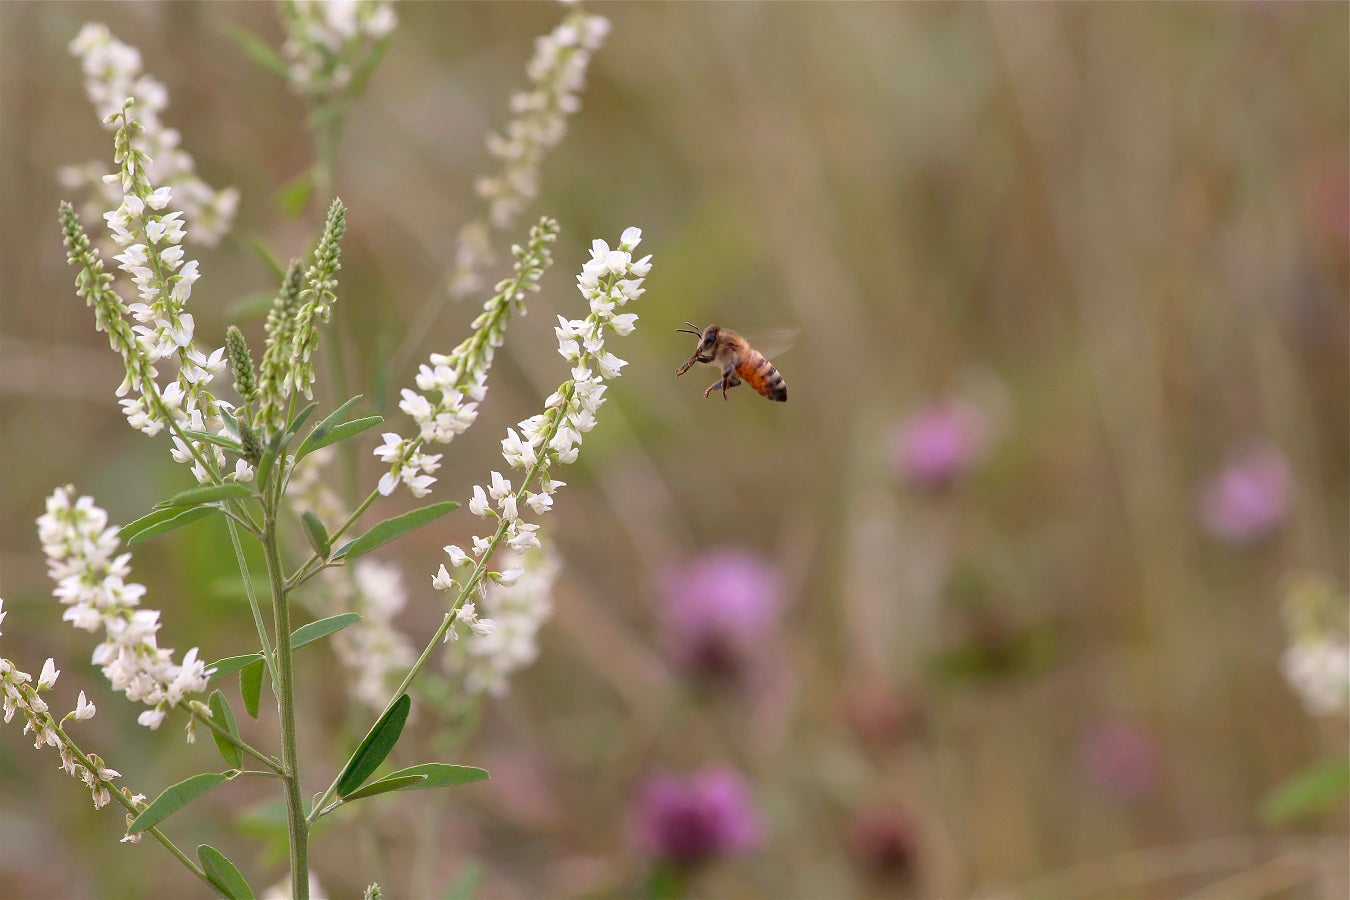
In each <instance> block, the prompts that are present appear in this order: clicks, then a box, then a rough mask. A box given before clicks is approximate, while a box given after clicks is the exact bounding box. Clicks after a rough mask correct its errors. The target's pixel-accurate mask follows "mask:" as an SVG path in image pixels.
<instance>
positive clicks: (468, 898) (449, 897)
mask: <svg viewBox="0 0 1350 900" xmlns="http://www.w3.org/2000/svg"><path fill="white" fill-rule="evenodd" d="M482 880H483V867H482V866H480V865H479V864H478V863H470V864H469V865H468V867H467V868H465V870H464V872H463V873H462V874H461V875H460V876H459V877H458V878H456V879H455V880H454V883H453V884H451V885H450V888H449V890H447V891H446V892H445V900H473V897H474V895H475V894H476V893H478V882H480V881H482Z"/></svg>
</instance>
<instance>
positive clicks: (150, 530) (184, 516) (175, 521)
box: [126, 506, 218, 547]
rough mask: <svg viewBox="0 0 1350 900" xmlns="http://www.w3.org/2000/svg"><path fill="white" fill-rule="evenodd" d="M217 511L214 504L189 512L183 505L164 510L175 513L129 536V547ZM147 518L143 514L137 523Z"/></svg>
mask: <svg viewBox="0 0 1350 900" xmlns="http://www.w3.org/2000/svg"><path fill="white" fill-rule="evenodd" d="M217 511H218V510H217V508H216V507H214V506H198V507H196V508H194V509H189V510H188V511H187V512H183V511H182V508H181V507H177V508H172V509H167V510H164V512H172V513H173V515H172V516H170V517H169V518H167V519H162V520H160V521H158V522H156V523H154V524H153V525H150V526H147V527H145V528H142V529H140V530H139V531H137V532H136V533H135V534H134V535H132V536H131V537H129V538H127V541H126V543H127V546H128V547H129V546H131V545H132V544H139V543H140V542H141V541H147V540H149V539H150V538H152V537H154V536H155V535H159V534H163V533H164V532H166V531H173V530H174V529H176V528H182V527H183V526H184V525H187V524H190V523H192V522H195V521H197V520H198V519H205V518H206V517H207V516H209V515H212V514H213V513H215V512H217ZM146 518H148V517H147V516H142V517H141V518H140V519H137V520H136V523H139V522H141V521H142V520H144V519H146ZM136 523H133V524H136Z"/></svg>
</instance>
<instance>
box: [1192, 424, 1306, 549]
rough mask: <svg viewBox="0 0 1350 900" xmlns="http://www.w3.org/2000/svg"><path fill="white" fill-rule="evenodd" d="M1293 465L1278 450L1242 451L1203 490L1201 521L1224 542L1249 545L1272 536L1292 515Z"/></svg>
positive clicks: (1200, 499) (1264, 448) (1270, 447)
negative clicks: (1287, 517)
mask: <svg viewBox="0 0 1350 900" xmlns="http://www.w3.org/2000/svg"><path fill="white" fill-rule="evenodd" d="M1291 493H1292V484H1291V477H1290V473H1289V463H1288V462H1287V461H1286V460H1285V458H1284V454H1282V453H1281V452H1280V451H1279V450H1278V449H1277V448H1275V447H1273V446H1270V445H1266V444H1263V445H1259V446H1254V447H1250V448H1248V449H1246V450H1245V451H1242V452H1241V453H1239V454H1238V455H1236V456H1234V457H1233V459H1232V460H1231V461H1230V462H1229V463H1228V464H1227V465H1226V466H1224V468H1223V469H1221V470H1220V471H1219V472H1218V473H1217V474H1215V475H1214V476H1213V477H1212V478H1210V480H1209V481H1208V482H1206V483H1205V484H1204V485H1203V486H1202V487H1201V489H1200V497H1199V511H1200V522H1201V524H1202V525H1204V527H1205V530H1206V531H1208V532H1209V533H1210V534H1211V535H1213V536H1214V537H1216V538H1219V539H1220V540H1224V541H1228V542H1230V543H1234V544H1249V543H1253V542H1255V541H1258V540H1260V539H1261V538H1263V537H1266V536H1267V535H1269V534H1271V533H1272V532H1273V531H1275V530H1276V529H1277V528H1279V527H1280V525H1281V523H1283V522H1284V519H1285V517H1286V516H1287V515H1288V513H1289V505H1290V499H1291Z"/></svg>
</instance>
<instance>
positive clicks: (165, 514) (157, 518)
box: [117, 509, 183, 543]
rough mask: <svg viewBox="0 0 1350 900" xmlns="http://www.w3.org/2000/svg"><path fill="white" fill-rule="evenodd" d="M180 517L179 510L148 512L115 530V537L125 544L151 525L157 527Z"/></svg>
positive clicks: (180, 512) (180, 511)
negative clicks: (161, 523)
mask: <svg viewBox="0 0 1350 900" xmlns="http://www.w3.org/2000/svg"><path fill="white" fill-rule="evenodd" d="M181 515H183V511H182V510H181V509H157V510H155V511H153V512H148V513H146V514H145V515H143V516H141V517H140V518H139V519H136V520H135V521H134V522H128V523H127V524H125V525H123V526H122V527H121V528H119V529H117V536H118V537H119V538H120V539H121V540H122V541H123V542H124V543H125V542H127V541H130V540H131V539H132V538H134V537H135V536H136V535H138V534H140V533H141V532H142V531H144V530H145V529H147V528H149V527H150V526H151V525H158V524H159V523H160V522H167V521H169V520H170V519H172V518H173V517H174V516H181Z"/></svg>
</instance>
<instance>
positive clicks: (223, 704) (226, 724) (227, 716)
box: [206, 690, 244, 769]
mask: <svg viewBox="0 0 1350 900" xmlns="http://www.w3.org/2000/svg"><path fill="white" fill-rule="evenodd" d="M206 702H207V705H208V706H210V707H211V718H212V719H214V720H215V723H216V724H217V725H219V726H220V727H221V728H224V729H225V730H226V731H228V732H229V733H230V734H231V735H232V736H234V737H236V738H237V737H239V726H238V725H236V724H235V723H234V711H233V710H231V709H230V704H229V703H228V702H227V701H226V700H225V695H224V694H222V693H221V692H220V691H218V690H216V691H212V692H211V696H210V697H208V698H207V701H206ZM211 737H212V738H213V739H214V740H215V742H216V749H217V750H219V751H220V755H221V756H223V757H225V762H227V763H229V764H230V765H231V766H233V767H234V768H236V769H242V768H243V767H244V758H243V757H242V756H241V755H240V754H239V748H238V747H236V746H235V745H234V744H231V743H230V742H229V741H227V740H225V738H223V737H221V736H220V735H218V734H216V733H215V732H214V731H213V732H211Z"/></svg>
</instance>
